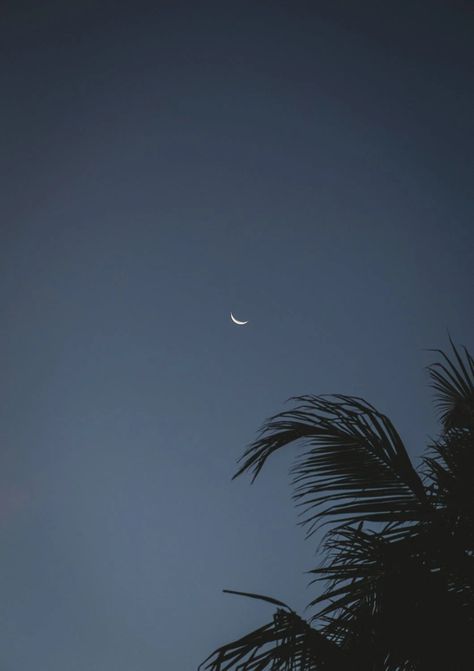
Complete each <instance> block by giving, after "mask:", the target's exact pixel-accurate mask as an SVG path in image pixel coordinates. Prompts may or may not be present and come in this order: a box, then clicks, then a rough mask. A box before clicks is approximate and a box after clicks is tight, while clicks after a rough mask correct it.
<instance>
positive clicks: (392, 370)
mask: <svg viewBox="0 0 474 671" xmlns="http://www.w3.org/2000/svg"><path fill="white" fill-rule="evenodd" d="M132 4H133V8H132V7H131V6H132ZM66 5H70V7H69V8H67V7H65V6H66ZM74 5H75V6H74ZM35 6H36V7H35ZM2 12H3V18H2V20H1V27H0V30H1V41H0V44H1V47H0V48H1V59H0V63H1V65H0V68H1V83H2V105H1V108H0V116H1V134H2V143H1V145H2V151H1V156H0V164H1V168H2V182H1V183H2V199H1V203H0V222H1V244H0V264H1V265H0V271H1V283H0V308H1V321H0V339H1V342H0V357H1V370H2V384H1V390H0V393H1V409H0V413H1V421H0V440H1V453H0V458H1V470H0V547H1V550H0V583H1V590H0V592H1V594H2V600H1V602H2V605H1V611H0V612H1V622H2V626H1V628H0V632H1V633H0V666H1V667H2V668H3V669H8V671H24V670H25V669H30V668H33V667H34V668H40V669H48V671H63V670H64V669H68V671H85V670H87V671H95V670H97V671H99V670H100V671H131V670H132V669H133V671H151V670H154V671H155V670H156V669H167V671H185V670H187V669H193V668H195V667H196V666H197V664H198V663H199V662H200V661H202V659H203V658H204V657H205V656H207V654H208V653H209V652H211V650H212V649H213V648H215V647H216V646H217V645H219V644H221V643H224V642H226V641H228V640H231V639H233V638H236V637H237V636H239V635H241V634H243V633H245V632H246V631H247V630H249V629H250V628H251V627H253V626H257V625H259V624H262V623H263V622H264V621H266V619H267V618H269V617H270V615H271V608H267V607H266V606H264V605H261V604H258V603H256V602H253V601H246V600H244V599H239V598H236V597H231V596H227V595H223V594H222V593H221V590H222V588H226V587H227V588H233V589H242V590H248V591H258V592H262V593H267V594H270V595H273V596H275V597H276V598H279V599H282V600H284V601H286V602H288V603H290V604H292V605H293V606H294V607H295V608H298V609H300V610H301V609H303V607H304V606H305V604H306V603H308V602H309V601H310V598H311V594H312V591H311V589H307V582H308V576H307V575H305V574H304V571H305V570H308V569H311V568H312V567H313V566H314V565H315V563H316V559H315V558H314V556H313V553H314V550H315V546H314V544H308V543H304V541H303V531H302V530H301V528H298V527H297V526H296V520H297V518H296V512H295V510H294V508H293V507H292V504H291V498H290V493H291V490H290V487H289V485H288V483H287V481H288V479H287V469H288V466H289V464H290V463H291V459H290V455H287V457H288V458H285V457H284V456H283V455H281V456H279V457H278V458H277V459H276V460H275V461H274V463H273V464H271V465H269V467H268V468H267V469H266V471H265V472H264V473H263V474H262V477H261V479H260V481H257V483H256V484H255V485H254V486H252V487H250V486H249V484H248V480H246V479H245V478H242V479H240V480H237V481H235V482H230V477H231V475H232V474H233V472H234V471H235V462H236V460H237V458H238V457H239V456H240V455H241V453H242V451H243V449H244V447H245V446H246V444H247V443H248V442H249V441H250V440H252V439H253V438H254V437H255V434H256V430H257V429H258V428H259V426H260V425H261V423H262V422H263V420H264V419H265V418H266V417H268V416H269V415H270V414H273V413H274V412H277V411H279V410H280V409H282V408H283V405H284V402H285V400H286V399H287V398H288V397H289V396H292V395H296V394H303V393H314V394H319V393H332V392H341V393H348V394H358V395H361V396H364V397H365V398H367V400H369V401H371V402H373V403H374V404H375V405H377V406H378V407H379V409H380V410H382V411H385V412H387V414H389V415H390V416H391V417H392V419H393V420H394V422H395V423H396V425H397V426H398V427H399V430H400V432H401V434H402V436H403V437H404V439H405V440H406V442H407V446H408V449H409V451H410V453H411V454H412V455H414V457H415V458H416V457H417V456H418V455H419V454H420V453H421V450H422V448H423V446H424V444H425V443H426V440H427V435H428V434H434V433H435V432H436V426H437V425H436V421H435V413H434V411H433V409H432V406H431V397H430V392H429V390H428V387H427V378H426V374H425V372H424V370H423V367H424V366H425V365H426V364H427V363H429V362H430V361H431V360H432V356H433V355H430V354H429V353H427V352H425V351H423V348H429V347H446V346H447V345H448V337H447V331H448V329H449V331H450V333H451V334H452V336H453V338H454V340H455V341H457V342H461V343H464V344H466V345H467V346H468V347H471V349H472V348H473V340H472V334H473V317H472V268H473V248H474V244H473V243H474V230H473V226H472V214H473V212H472V177H473V159H472V156H473V142H472V138H473V124H472V118H473V111H474V106H473V97H474V96H473V86H472V83H473V82H472V71H473V64H474V63H473V55H474V53H473V52H474V49H473V48H472V46H471V42H472V34H473V28H474V15H473V12H472V9H470V3H468V2H460V1H459V2H454V1H451V2H448V1H446V2H436V1H433V2H426V0H424V1H423V2H422V1H420V2H416V1H415V2H413V1H410V2H408V1H406V2H386V3H380V2H358V3H353V2H341V1H338V0H331V2H329V0H327V1H325V2H323V1H321V2H319V1H318V0H315V1H313V2H288V3H284V2H270V1H266V2H265V1H263V2H257V1H256V0H255V1H254V2H220V3H211V2H202V3H200V2H193V3H191V2H190V3H180V2H169V3H159V2H158V3H157V2H153V3H152V2H149V3H145V2H140V1H138V2H135V3H121V2H105V1H104V2H101V1H100V0H98V1H97V2H76V3H73V2H70V3H63V2H43V3H25V2H21V1H19V0H15V2H13V1H12V2H7V3H6V4H5V3H4V9H3V10H2ZM231 310H232V311H233V312H234V314H235V315H236V316H237V317H238V318H241V319H248V320H249V324H248V325H247V326H246V327H241V328H240V327H236V326H234V325H232V323H231V322H230V320H229V312H230V311H231Z"/></svg>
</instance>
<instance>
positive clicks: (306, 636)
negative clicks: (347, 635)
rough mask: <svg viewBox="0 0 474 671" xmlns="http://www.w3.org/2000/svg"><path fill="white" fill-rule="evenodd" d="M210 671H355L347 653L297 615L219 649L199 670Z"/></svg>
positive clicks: (284, 614) (279, 615)
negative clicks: (231, 670)
mask: <svg viewBox="0 0 474 671" xmlns="http://www.w3.org/2000/svg"><path fill="white" fill-rule="evenodd" d="M199 669H209V670H210V671H228V670H229V669H234V670H235V671H243V670H245V671H294V670H295V669H298V671H355V669H356V667H355V666H354V664H353V663H351V660H350V658H349V657H348V655H346V653H344V652H343V651H342V650H340V649H339V648H338V647H337V646H336V645H335V644H334V643H332V642H330V641H328V640H327V639H326V638H325V637H324V636H323V635H322V634H321V633H320V632H319V631H317V630H316V629H314V628H312V627H311V626H310V625H309V624H308V623H307V622H305V620H303V619H302V618H300V617H299V616H298V615H297V614H296V613H295V612H293V611H285V610H283V609H278V610H277V611H276V613H275V615H274V617H273V621H272V622H270V623H269V624H266V625H264V626H263V627H260V628H259V629H256V630H255V631H253V632H251V633H250V634H247V635H246V636H243V637H242V638H240V639H238V640H237V641H233V642H232V643H228V644H227V645H224V646H222V647H221V648H218V649H217V650H216V651H215V652H213V653H212V655H210V656H209V657H208V658H207V659H206V660H205V661H204V662H203V663H202V664H201V665H200V667H199Z"/></svg>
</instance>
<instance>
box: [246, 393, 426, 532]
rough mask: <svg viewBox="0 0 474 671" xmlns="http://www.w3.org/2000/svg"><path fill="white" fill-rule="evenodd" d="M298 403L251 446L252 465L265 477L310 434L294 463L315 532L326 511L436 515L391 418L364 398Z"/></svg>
mask: <svg viewBox="0 0 474 671" xmlns="http://www.w3.org/2000/svg"><path fill="white" fill-rule="evenodd" d="M294 400H297V401H298V402H299V405H297V406H296V408H294V409H293V410H289V411H285V412H282V413H280V414H278V415H275V416H274V417H272V418H270V420H268V422H267V423H266V424H265V425H264V427H263V429H262V430H261V437H260V438H259V439H257V440H256V441H255V442H254V443H253V444H252V445H251V446H250V447H249V448H248V449H247V450H246V452H245V453H244V455H243V457H242V459H243V460H244V463H243V465H242V466H241V468H240V469H239V470H238V472H237V473H236V475H235V476H234V477H237V476H238V475H240V474H241V473H243V472H244V471H251V472H252V473H253V480H255V478H256V477H257V475H258V473H259V472H260V470H261V469H262V467H263V465H264V463H265V462H266V460H267V459H268V458H269V456H270V455H272V454H273V453H274V452H276V451H277V450H279V449H280V448H282V447H285V446H287V445H289V444H291V443H294V442H297V441H300V440H304V441H305V442H306V443H309V444H310V446H311V448H310V449H309V450H308V451H307V452H305V454H304V455H303V457H302V458H300V459H299V460H298V461H297V463H296V465H295V467H294V469H293V472H294V475H295V477H294V484H295V486H296V491H295V498H296V499H297V500H299V502H300V504H301V505H303V506H304V508H305V512H306V518H305V520H304V523H306V524H309V531H308V535H309V534H311V533H312V532H313V531H314V530H315V529H316V527H317V524H318V520H319V519H320V518H321V517H330V518H334V520H335V521H339V522H347V521H350V522H351V523H355V522H358V521H360V520H363V521H368V522H385V523H389V522H408V521H413V520H419V519H420V517H422V516H423V515H426V514H428V512H429V510H428V508H427V499H426V495H425V490H424V487H423V484H422V482H421V480H420V477H419V475H418V473H417V472H416V471H415V469H414V468H413V466H412V464H411V461H410V459H409V457H408V454H407V452H406V449H405V447H404V445H403V442H402V440H401V438H400V436H399V434H398V433H397V431H396V430H395V428H394V426H393V424H392V423H391V422H390V420H389V419H388V417H386V416H385V415H383V414H381V413H379V412H378V411H377V410H376V409H375V408H374V407H373V406H371V405H370V404H369V403H367V402H366V401H364V400H363V399H360V398H357V397H353V396H344V395H334V396H330V397H326V396H300V397H297V398H296V399H294Z"/></svg>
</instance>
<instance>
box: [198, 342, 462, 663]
mask: <svg viewBox="0 0 474 671" xmlns="http://www.w3.org/2000/svg"><path fill="white" fill-rule="evenodd" d="M451 347H452V355H451V356H448V355H447V354H445V353H444V352H442V351H440V350H434V351H436V352H437V353H438V354H439V356H440V360H439V361H438V362H437V363H434V364H432V365H431V366H429V367H428V371H429V375H430V378H431V382H432V386H433V387H434V390H435V395H436V403H437V406H438V409H439V412H440V422H441V432H440V436H439V438H438V439H437V440H436V441H434V442H433V444H431V445H429V446H428V448H427V450H426V452H425V455H424V457H423V459H422V466H421V468H420V469H419V472H418V471H417V470H416V469H415V468H414V467H413V465H412V463H411V460H410V458H409V456H408V454H407V451H406V449H405V447H404V445H403V442H402V440H401V438H400V436H399V434H398V433H397V431H396V429H395V427H394V426H393V424H392V422H391V421H390V420H389V419H388V417H386V416H385V415H383V414H382V413H380V412H378V411H377V410H376V409H375V408H374V407H373V406H372V405H370V404H369V403H367V402H366V401H364V400H363V399H361V398H356V397H352V396H344V395H335V396H301V397H297V398H295V399H292V400H294V401H295V406H294V408H293V409H292V410H289V411H285V412H282V413H279V414H278V415H275V416H274V417H272V418H270V419H269V420H268V421H267V422H266V423H265V425H264V427H263V428H262V430H261V432H260V434H259V437H258V438H257V440H256V441H255V442H254V443H253V444H252V445H251V446H250V447H249V448H248V449H247V451H246V452H245V453H244V455H243V457H242V458H241V462H242V465H241V467H240V469H239V470H238V472H237V473H236V475H235V476H234V477H237V476H238V475H241V474H242V473H244V472H249V473H251V474H252V479H253V480H254V479H255V478H256V477H257V475H258V473H259V472H260V470H261V469H262V467H263V466H264V464H265V462H266V461H267V459H268V458H269V457H270V456H271V455H272V454H273V453H274V452H276V451H277V450H279V449H280V448H283V447H286V446H288V445H290V444H293V443H295V442H300V441H302V442H303V443H304V444H305V446H306V450H305V451H304V452H303V454H302V456H300V457H298V458H297V460H296V462H295V465H294V467H293V468H292V474H293V480H294V487H295V498H296V500H297V503H298V504H299V505H301V506H302V507H303V510H304V515H305V517H304V524H306V526H307V535H308V536H311V535H312V534H313V533H314V532H315V531H316V530H317V529H318V528H319V527H320V526H322V524H324V525H328V529H329V530H328V531H326V533H325V535H324V536H323V541H322V552H323V561H322V563H321V565H320V566H318V568H316V569H314V571H312V572H311V573H312V574H313V575H314V580H313V582H316V581H322V584H323V585H324V588H323V591H322V594H321V595H320V596H318V597H316V598H315V599H314V600H313V601H312V602H311V604H310V606H311V607H313V608H315V609H316V612H315V615H314V617H313V618H312V619H311V620H310V621H309V622H306V621H305V620H303V619H302V618H301V617H300V616H299V615H297V613H295V612H294V611H293V610H292V609H291V608H289V607H288V606H287V605H286V604H284V603H282V602H280V601H278V600H277V599H272V598H270V597H266V596H262V595H258V594H246V593H240V594H244V595H246V596H250V597H254V598H257V599H263V600H265V601H268V602H270V603H272V604H273V605H275V606H276V607H277V609H276V612H275V614H274V616H273V619H272V621H271V622H269V623H268V624H266V625H264V626H262V627H260V628H259V629H257V630H255V631H252V632H251V633H249V634H247V635H246V636H244V637H243V638H240V639H239V640H236V641H234V642H232V643H229V644H227V645H223V646H222V647H220V648H218V649H217V650H216V651H215V652H214V653H212V655H210V656H209V657H208V658H207V659H206V660H205V661H204V662H203V663H202V664H201V666H200V667H199V668H200V669H207V670H210V671H230V670H234V671H270V670H271V671H290V670H291V671H320V670H321V671H345V670H346V669H347V671H349V670H350V671H412V670H413V671H415V670H416V671H437V670H440V671H441V669H442V670H443V671H461V670H463V669H466V670H467V669H471V668H472V665H473V657H474V655H473V653H474V644H473V640H474V360H473V358H472V356H471V355H470V354H469V352H468V351H467V350H466V349H465V348H463V353H462V354H461V353H460V351H459V350H458V349H457V348H456V346H455V345H454V344H453V343H452V341H451Z"/></svg>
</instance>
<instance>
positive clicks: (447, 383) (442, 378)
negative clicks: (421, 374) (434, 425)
mask: <svg viewBox="0 0 474 671" xmlns="http://www.w3.org/2000/svg"><path fill="white" fill-rule="evenodd" d="M449 341H450V343H451V347H452V350H453V354H454V361H453V360H452V359H450V358H449V357H448V355H447V354H446V353H445V352H443V351H442V350H439V349H435V350H430V351H432V352H436V353H438V354H440V355H441V357H442V359H443V361H444V363H441V362H435V363H433V364H430V365H429V366H428V373H429V376H430V378H431V381H432V387H433V389H434V390H435V392H436V400H435V403H436V406H437V407H438V410H439V412H440V419H441V421H442V423H443V426H444V429H445V431H449V430H450V429H453V428H465V427H468V428H471V430H472V429H474V359H473V358H472V356H471V355H470V354H469V352H468V350H467V349H466V348H465V347H464V348H463V350H464V359H465V360H463V357H462V356H461V354H460V353H459V351H458V349H457V347H456V346H455V344H454V343H453V341H452V340H451V338H450V339H449Z"/></svg>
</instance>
